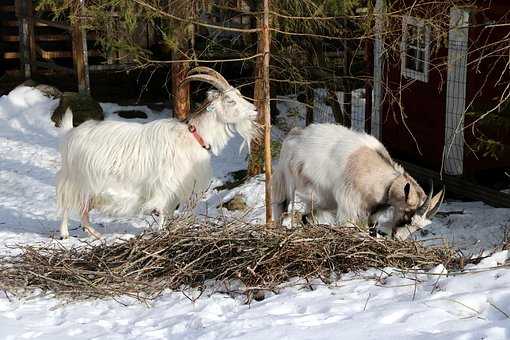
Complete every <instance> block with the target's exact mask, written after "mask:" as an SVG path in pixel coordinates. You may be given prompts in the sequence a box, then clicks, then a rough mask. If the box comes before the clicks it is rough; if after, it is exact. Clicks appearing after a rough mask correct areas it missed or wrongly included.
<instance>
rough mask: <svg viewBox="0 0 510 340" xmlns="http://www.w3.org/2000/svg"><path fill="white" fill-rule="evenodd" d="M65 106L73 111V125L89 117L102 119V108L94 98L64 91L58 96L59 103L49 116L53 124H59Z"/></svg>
mask: <svg viewBox="0 0 510 340" xmlns="http://www.w3.org/2000/svg"><path fill="white" fill-rule="evenodd" d="M67 108H71V111H72V112H73V126H78V125H80V124H81V123H83V122H85V121H87V120H90V119H94V120H104V114H103V109H102V108H101V105H99V103H98V102H97V101H95V100H94V98H92V97H91V96H89V95H86V94H80V93H76V92H64V93H63V95H62V97H61V98H60V104H59V105H58V107H57V108H56V109H55V111H54V112H53V115H52V116H51V120H52V121H53V122H54V123H55V126H57V127H58V126H60V123H61V121H62V117H63V116H64V114H65V112H66V110H67Z"/></svg>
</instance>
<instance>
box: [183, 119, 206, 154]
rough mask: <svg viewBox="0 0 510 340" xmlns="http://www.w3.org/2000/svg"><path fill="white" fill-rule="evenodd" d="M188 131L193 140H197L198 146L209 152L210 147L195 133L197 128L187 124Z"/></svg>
mask: <svg viewBox="0 0 510 340" xmlns="http://www.w3.org/2000/svg"><path fill="white" fill-rule="evenodd" d="M188 130H189V132H191V134H192V135H193V137H195V139H196V140H197V142H198V144H200V146H201V147H203V148H204V149H206V150H207V151H209V150H211V146H210V145H209V144H206V143H205V142H204V139H203V138H202V136H200V134H199V133H198V132H197V128H196V127H195V126H194V125H191V124H188Z"/></svg>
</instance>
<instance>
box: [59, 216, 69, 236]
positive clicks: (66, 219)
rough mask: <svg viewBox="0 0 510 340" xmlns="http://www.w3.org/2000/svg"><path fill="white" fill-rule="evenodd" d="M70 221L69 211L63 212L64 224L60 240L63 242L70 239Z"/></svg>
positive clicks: (61, 228)
mask: <svg viewBox="0 0 510 340" xmlns="http://www.w3.org/2000/svg"><path fill="white" fill-rule="evenodd" d="M68 221H69V213H68V211H67V209H64V211H63V212H62V223H61V224H60V239H62V240H66V239H68V238H69V228H68Z"/></svg>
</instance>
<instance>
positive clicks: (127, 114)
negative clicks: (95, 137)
mask: <svg viewBox="0 0 510 340" xmlns="http://www.w3.org/2000/svg"><path fill="white" fill-rule="evenodd" d="M114 113H115V114H117V115H119V117H122V118H126V119H133V118H144V119H145V118H147V114H146V113H145V112H143V111H139V110H126V111H115V112H114Z"/></svg>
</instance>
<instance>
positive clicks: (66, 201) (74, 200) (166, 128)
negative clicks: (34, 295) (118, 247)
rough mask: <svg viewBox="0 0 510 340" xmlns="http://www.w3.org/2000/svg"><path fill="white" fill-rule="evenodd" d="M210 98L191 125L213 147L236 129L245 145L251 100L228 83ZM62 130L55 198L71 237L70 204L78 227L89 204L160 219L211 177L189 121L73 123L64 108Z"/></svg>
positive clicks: (252, 131) (251, 130) (251, 128)
mask: <svg viewBox="0 0 510 340" xmlns="http://www.w3.org/2000/svg"><path fill="white" fill-rule="evenodd" d="M208 101H210V105H209V106H208V107H207V109H206V110H205V111H204V112H203V113H202V114H201V115H199V116H197V117H195V118H193V119H192V120H191V121H190V122H189V124H193V125H194V126H195V127H196V130H197V132H198V133H199V134H200V135H201V136H202V137H203V139H204V141H205V142H206V143H207V144H208V145H210V147H211V152H213V153H214V154H218V153H219V152H221V150H222V149H223V148H224V147H225V145H226V144H227V142H228V140H229V139H230V138H231V137H232V136H233V133H234V132H238V133H239V134H240V135H241V136H242V137H243V138H244V140H245V143H246V144H247V145H249V144H250V141H251V139H252V138H253V137H255V135H256V134H257V133H258V128H257V126H256V124H255V123H254V121H255V119H256V117H257V113H256V109H255V106H254V105H253V104H251V103H250V102H248V101H246V100H245V99H243V98H242V96H241V94H240V93H239V91H238V90H236V89H234V88H230V90H229V91H223V92H217V91H209V93H208ZM62 129H63V130H64V131H66V132H65V135H64V137H63V142H62V144H61V149H60V151H61V154H62V168H61V169H60V171H59V172H58V174H57V203H58V207H59V209H60V211H61V213H62V216H63V221H62V225H61V236H62V237H63V238H66V237H68V236H69V233H68V230H67V218H68V211H69V210H70V209H74V210H76V211H78V212H80V213H81V215H82V226H83V227H84V228H86V229H87V230H88V231H89V232H91V231H90V230H89V227H90V224H89V222H88V211H89V210H91V209H98V210H100V211H102V212H104V213H106V214H109V215H114V216H132V215H136V214H140V213H141V214H147V213H150V212H152V211H153V210H157V211H158V212H160V214H162V215H163V216H162V219H164V216H168V215H172V214H173V212H174V210H175V209H176V207H177V205H178V204H179V205H180V206H181V207H185V206H186V205H187V204H188V202H190V201H193V199H194V196H197V195H200V194H201V193H202V192H203V191H204V190H205V189H206V188H207V186H208V184H209V181H210V179H211V176H212V171H211V164H210V159H211V155H210V153H209V152H208V151H207V150H206V149H204V148H203V147H202V146H201V145H200V144H199V143H198V142H197V140H196V139H195V138H194V136H193V135H192V134H191V133H190V132H189V130H188V125H187V124H186V123H182V122H179V121H177V120H176V119H161V120H158V121H154V122H150V123H147V124H139V123H133V122H117V121H102V122H98V121H87V122H85V123H83V124H81V125H80V126H78V127H76V128H72V112H71V111H70V110H68V111H67V112H66V114H65V116H64V118H63V122H62ZM90 228H91V227H90ZM92 230H93V229H92ZM91 233H93V232H91ZM94 236H96V237H97V236H98V235H94Z"/></svg>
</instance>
